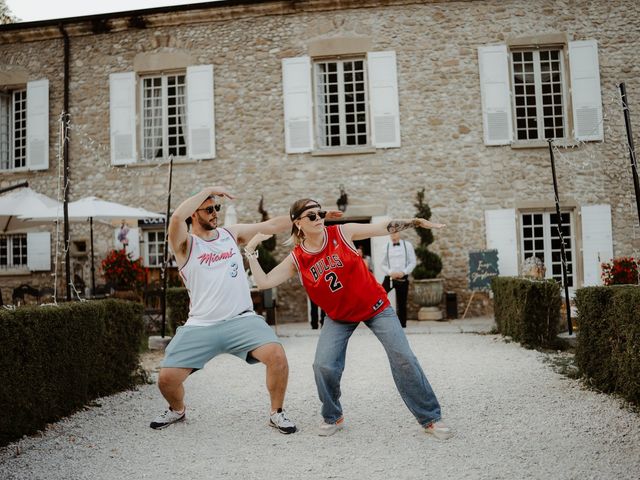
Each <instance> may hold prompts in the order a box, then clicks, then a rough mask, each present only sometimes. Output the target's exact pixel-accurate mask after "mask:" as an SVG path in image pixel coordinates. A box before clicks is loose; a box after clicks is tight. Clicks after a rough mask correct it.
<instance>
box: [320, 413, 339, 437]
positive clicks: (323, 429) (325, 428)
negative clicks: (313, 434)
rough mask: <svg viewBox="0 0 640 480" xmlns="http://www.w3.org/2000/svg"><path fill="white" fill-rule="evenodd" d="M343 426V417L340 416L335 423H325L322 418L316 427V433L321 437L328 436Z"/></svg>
mask: <svg viewBox="0 0 640 480" xmlns="http://www.w3.org/2000/svg"><path fill="white" fill-rule="evenodd" d="M343 428H344V417H340V418H339V419H338V420H336V423H327V422H325V421H324V420H323V421H322V423H321V424H320V427H318V435H320V436H321V437H329V436H331V435H333V434H334V433H336V432H337V431H338V430H342V429H343Z"/></svg>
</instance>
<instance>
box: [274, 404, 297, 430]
mask: <svg viewBox="0 0 640 480" xmlns="http://www.w3.org/2000/svg"><path fill="white" fill-rule="evenodd" d="M269 425H271V426H272V427H273V428H276V429H278V431H279V432H280V433H284V434H289V433H295V432H296V431H297V430H298V429H297V428H296V425H295V424H294V423H293V422H292V421H291V420H289V418H288V417H287V414H286V413H284V410H283V409H281V408H279V409H278V410H277V411H276V412H275V413H272V414H271V415H270V416H269Z"/></svg>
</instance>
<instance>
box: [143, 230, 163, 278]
mask: <svg viewBox="0 0 640 480" xmlns="http://www.w3.org/2000/svg"><path fill="white" fill-rule="evenodd" d="M150 233H153V234H155V235H156V240H154V241H153V242H152V241H151V240H150V238H149V234H150ZM152 244H153V245H155V246H156V247H157V249H158V250H157V253H156V254H155V256H156V257H158V263H157V264H156V263H154V264H152V263H151V253H150V251H149V250H150V248H149V247H150V246H151V245H152ZM163 260H164V229H159V230H156V229H148V230H144V265H145V267H149V268H161V267H162V262H163Z"/></svg>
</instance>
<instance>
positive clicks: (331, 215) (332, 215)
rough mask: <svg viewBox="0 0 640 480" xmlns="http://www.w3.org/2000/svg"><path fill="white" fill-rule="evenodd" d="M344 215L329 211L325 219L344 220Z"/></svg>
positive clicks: (337, 211) (338, 211)
mask: <svg viewBox="0 0 640 480" xmlns="http://www.w3.org/2000/svg"><path fill="white" fill-rule="evenodd" d="M343 215H344V214H343V213H342V212H341V211H340V210H327V216H326V217H325V218H326V219H327V220H337V219H339V218H342V216H343Z"/></svg>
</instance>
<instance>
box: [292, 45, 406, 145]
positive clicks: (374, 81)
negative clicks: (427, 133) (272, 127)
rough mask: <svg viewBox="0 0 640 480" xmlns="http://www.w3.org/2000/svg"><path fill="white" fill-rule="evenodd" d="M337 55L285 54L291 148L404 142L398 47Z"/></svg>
mask: <svg viewBox="0 0 640 480" xmlns="http://www.w3.org/2000/svg"><path fill="white" fill-rule="evenodd" d="M339 55H340V54H335V55H334V54H323V56H322V57H320V56H318V57H317V58H316V59H315V60H312V58H311V57H309V56H303V57H292V58H283V59H282V97H283V100H284V146H285V151H286V152H287V153H306V152H312V153H314V152H316V153H318V154H320V155H331V154H334V153H335V154H341V153H351V152H354V153H358V152H371V151H373V148H398V147H400V144H401V141H400V109H399V102H398V79H397V73H396V72H397V68H396V54H395V52H393V51H388V52H367V53H366V54H365V53H362V54H361V53H358V52H356V51H353V52H349V53H348V54H345V55H341V56H339ZM347 55H348V56H347ZM332 150H333V151H332Z"/></svg>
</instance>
